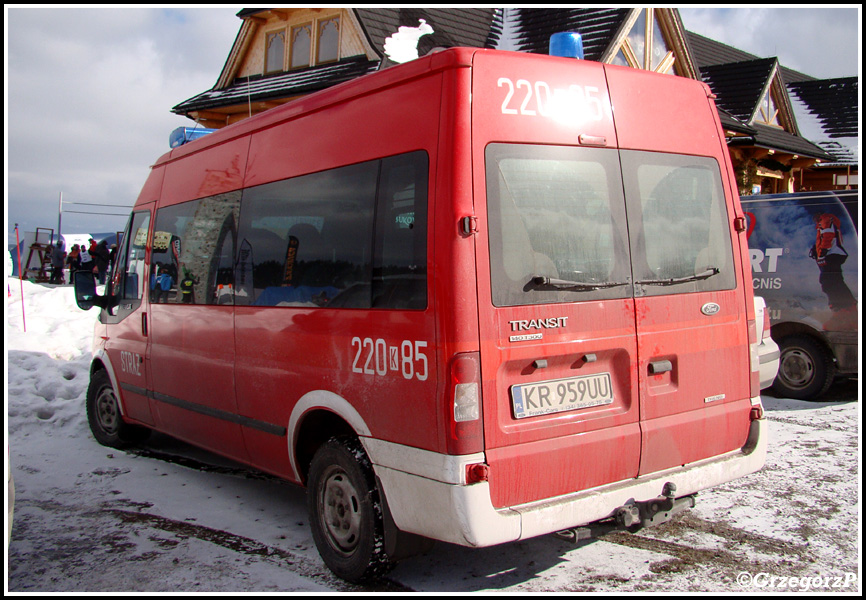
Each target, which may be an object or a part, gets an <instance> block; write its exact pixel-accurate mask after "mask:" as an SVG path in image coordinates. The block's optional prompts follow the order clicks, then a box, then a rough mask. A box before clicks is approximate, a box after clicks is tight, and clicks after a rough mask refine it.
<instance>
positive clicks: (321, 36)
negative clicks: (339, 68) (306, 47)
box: [316, 17, 340, 64]
mask: <svg viewBox="0 0 866 600" xmlns="http://www.w3.org/2000/svg"><path fill="white" fill-rule="evenodd" d="M316 35H317V39H316V64H322V63H326V62H334V61H336V60H339V58H340V17H333V18H330V19H323V20H321V21H319V22H318V29H317V33H316Z"/></svg>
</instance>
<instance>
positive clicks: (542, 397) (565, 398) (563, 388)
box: [511, 373, 613, 419]
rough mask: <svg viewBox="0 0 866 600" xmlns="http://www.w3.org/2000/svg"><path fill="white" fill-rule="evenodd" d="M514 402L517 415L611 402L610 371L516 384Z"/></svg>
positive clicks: (513, 395)
mask: <svg viewBox="0 0 866 600" xmlns="http://www.w3.org/2000/svg"><path fill="white" fill-rule="evenodd" d="M511 403H512V406H513V408H514V418H515V419H523V418H526V417H536V416H539V415H547V414H552V413H558V412H563V411H567V410H576V409H578V408H589V407H591V406H603V405H605V404H611V403H613V387H612V386H611V383H610V373H598V374H595V375H582V376H580V377H568V378H566V379H555V380H552V381H540V382H538V383H528V384H525V385H515V386H512V388H511Z"/></svg>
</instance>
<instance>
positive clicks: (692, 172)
mask: <svg viewBox="0 0 866 600" xmlns="http://www.w3.org/2000/svg"><path fill="white" fill-rule="evenodd" d="M621 154H622V164H623V178H624V181H625V188H626V198H627V204H628V211H629V222H630V223H632V224H633V226H632V229H631V230H632V231H634V232H635V234H634V235H632V238H631V242H632V259H633V262H634V277H635V280H636V283H638V284H639V290H640V292H642V293H643V294H645V295H650V296H657V295H663V294H671V293H684V292H693V291H695V292H696V291H716V290H725V289H733V288H734V287H735V286H736V276H735V273H734V262H733V254H732V251H731V239H730V227H729V219H728V214H727V209H726V206H725V196H724V192H723V190H722V182H721V177H720V171H719V165H718V163H717V162H716V161H715V160H713V159H711V158H703V157H694V156H682V155H675V154H662V153H657V152H637V151H622V153H621ZM638 223H640V224H641V227H635V226H634V225H635V224H638ZM674 282H676V283H674ZM640 292H636V293H640Z"/></svg>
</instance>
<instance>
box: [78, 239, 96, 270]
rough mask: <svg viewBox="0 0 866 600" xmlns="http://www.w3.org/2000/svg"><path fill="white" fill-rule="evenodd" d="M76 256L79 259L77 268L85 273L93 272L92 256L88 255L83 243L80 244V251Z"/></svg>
mask: <svg viewBox="0 0 866 600" xmlns="http://www.w3.org/2000/svg"><path fill="white" fill-rule="evenodd" d="M78 258H79V260H80V263H79V270H80V271H84V272H85V273H93V257H92V256H90V252H89V251H88V250H87V248H85V247H84V244H81V251H80V252H79V253H78Z"/></svg>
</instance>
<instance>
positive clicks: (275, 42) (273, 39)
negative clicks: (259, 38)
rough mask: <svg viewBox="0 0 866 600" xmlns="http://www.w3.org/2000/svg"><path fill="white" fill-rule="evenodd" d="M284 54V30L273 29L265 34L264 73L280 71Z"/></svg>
mask: <svg viewBox="0 0 866 600" xmlns="http://www.w3.org/2000/svg"><path fill="white" fill-rule="evenodd" d="M285 54H286V32H285V31H284V30H282V31H274V32H272V33H268V34H267V35H266V36H265V73H274V72H275V71H282V70H283V64H284V60H285Z"/></svg>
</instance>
